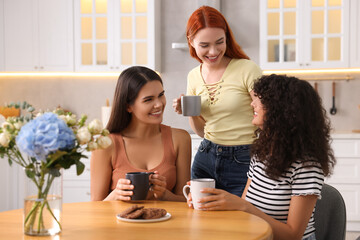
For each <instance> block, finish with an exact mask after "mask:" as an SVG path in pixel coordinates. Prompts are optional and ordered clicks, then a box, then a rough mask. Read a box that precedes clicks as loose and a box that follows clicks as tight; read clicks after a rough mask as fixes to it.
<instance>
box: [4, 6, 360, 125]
mask: <svg viewBox="0 0 360 240" xmlns="http://www.w3.org/2000/svg"><path fill="white" fill-rule="evenodd" d="M159 1H161V62H162V66H161V71H162V72H161V75H162V78H163V80H164V85H165V94H166V97H167V103H168V104H167V107H166V109H165V116H164V123H165V124H167V125H171V126H174V127H178V128H184V129H186V130H190V127H189V124H188V120H187V118H185V117H182V116H179V115H177V114H175V113H174V112H173V110H172V108H171V102H172V99H173V98H175V97H177V96H179V95H180V94H181V93H185V91H186V77H187V73H188V71H189V70H190V69H191V68H193V67H195V66H197V65H198V62H197V61H196V60H195V59H193V58H191V57H190V56H189V53H188V50H179V49H172V48H171V44H172V43H173V42H185V40H186V39H185V27H186V22H187V19H188V17H189V16H190V14H191V13H192V12H193V11H194V10H195V9H196V7H197V1H194V0H182V1H178V0H159ZM1 2H2V0H0V11H1ZM221 11H222V13H223V14H224V15H225V17H226V18H227V20H228V22H229V24H230V26H231V28H232V30H233V33H234V35H235V37H236V39H237V41H238V42H239V44H240V45H241V46H242V47H243V49H244V50H245V52H246V53H247V54H248V55H249V56H250V58H251V59H252V60H254V61H255V62H257V63H259V1H247V0H222V1H221ZM0 32H1V27H0ZM0 36H1V35H0ZM0 44H1V40H0ZM0 58H1V55H0ZM0 63H1V62H0ZM0 66H1V65H0ZM359 78H360V75H357V76H356V80H352V81H349V82H346V81H343V82H338V83H337V98H336V100H337V102H336V107H337V109H338V113H337V114H336V115H335V116H332V115H331V116H330V119H331V121H332V124H333V126H334V128H335V130H345V131H346V130H350V131H351V130H352V129H360V110H359V109H358V107H357V106H358V105H359V104H360V94H359V92H360V81H359ZM116 81H117V77H82V78H80V77H77V78H75V77H74V78H72V79H69V78H65V77H64V78H61V77H53V78H43V77H37V78H34V77H9V78H3V77H0V103H3V102H10V101H22V100H26V101H28V102H30V103H32V104H33V105H34V106H35V107H37V108H38V109H39V108H40V109H52V108H54V107H56V106H58V105H61V106H62V107H64V108H67V109H68V110H70V111H73V112H74V113H76V114H79V115H80V114H81V113H87V114H88V115H89V118H95V117H96V118H99V119H100V110H101V106H103V105H105V101H106V98H109V99H110V101H112V97H113V93H114V89H115V85H116ZM318 88H319V94H320V96H321V97H322V98H323V103H324V106H325V108H326V109H327V110H329V109H330V108H331V104H332V102H331V97H332V95H331V94H332V93H331V81H324V82H319V84H318Z"/></svg>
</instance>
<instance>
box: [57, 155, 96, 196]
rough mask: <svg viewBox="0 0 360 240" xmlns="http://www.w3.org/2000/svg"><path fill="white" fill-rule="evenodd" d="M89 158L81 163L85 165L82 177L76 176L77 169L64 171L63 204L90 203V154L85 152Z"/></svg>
mask: <svg viewBox="0 0 360 240" xmlns="http://www.w3.org/2000/svg"><path fill="white" fill-rule="evenodd" d="M84 155H86V156H87V157H88V158H83V159H82V160H81V161H82V163H84V164H85V169H84V172H83V173H82V174H81V175H79V176H78V175H77V174H76V167H75V166H72V167H71V168H70V169H67V170H64V172H63V173H64V177H63V180H64V181H63V203H71V202H88V201H90V200H91V196H90V157H91V153H90V152H85V153H84Z"/></svg>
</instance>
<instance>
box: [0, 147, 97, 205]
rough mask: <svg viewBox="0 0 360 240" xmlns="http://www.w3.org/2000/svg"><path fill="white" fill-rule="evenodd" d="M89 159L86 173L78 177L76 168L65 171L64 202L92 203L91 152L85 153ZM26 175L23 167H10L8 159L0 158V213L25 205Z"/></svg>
mask: <svg viewBox="0 0 360 240" xmlns="http://www.w3.org/2000/svg"><path fill="white" fill-rule="evenodd" d="M84 155H86V156H87V157H88V158H87V159H86V158H83V159H82V162H83V163H84V164H85V169H84V172H83V173H82V174H81V175H80V176H78V175H76V168H75V166H72V167H71V168H70V169H66V170H63V176H62V178H63V202H64V203H69V202H86V201H90V156H91V153H90V152H84ZM25 177H26V176H25V173H24V170H23V169H22V167H20V166H19V165H18V164H15V163H13V165H12V166H9V163H8V160H7V159H6V158H4V159H2V158H0V192H1V193H2V196H1V197H0V212H1V211H7V210H12V209H17V208H22V207H23V205H24V194H25V189H24V181H25Z"/></svg>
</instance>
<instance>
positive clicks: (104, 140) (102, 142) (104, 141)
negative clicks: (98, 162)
mask: <svg viewBox="0 0 360 240" xmlns="http://www.w3.org/2000/svg"><path fill="white" fill-rule="evenodd" d="M96 142H97V144H98V145H99V147H100V148H107V147H109V146H110V145H111V143H112V141H111V138H110V137H108V136H100V137H99V138H98V139H97V141H96Z"/></svg>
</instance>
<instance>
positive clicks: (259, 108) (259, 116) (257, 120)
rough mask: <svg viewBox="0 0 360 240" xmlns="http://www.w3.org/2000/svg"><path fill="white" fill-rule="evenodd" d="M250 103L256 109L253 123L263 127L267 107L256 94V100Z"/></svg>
mask: <svg viewBox="0 0 360 240" xmlns="http://www.w3.org/2000/svg"><path fill="white" fill-rule="evenodd" d="M250 105H251V107H252V108H253V109H254V118H253V120H252V122H251V123H252V124H254V125H255V126H257V127H259V128H260V129H262V128H263V125H264V116H265V109H264V106H263V104H262V103H261V101H260V98H259V97H258V96H256V95H255V96H254V100H253V101H252V102H251V104H250Z"/></svg>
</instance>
